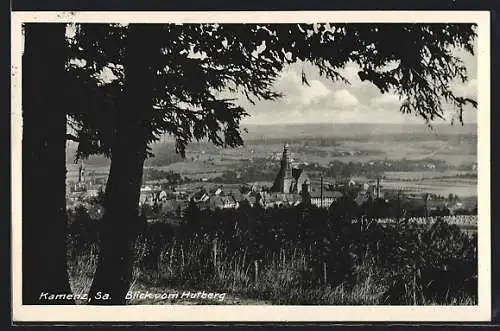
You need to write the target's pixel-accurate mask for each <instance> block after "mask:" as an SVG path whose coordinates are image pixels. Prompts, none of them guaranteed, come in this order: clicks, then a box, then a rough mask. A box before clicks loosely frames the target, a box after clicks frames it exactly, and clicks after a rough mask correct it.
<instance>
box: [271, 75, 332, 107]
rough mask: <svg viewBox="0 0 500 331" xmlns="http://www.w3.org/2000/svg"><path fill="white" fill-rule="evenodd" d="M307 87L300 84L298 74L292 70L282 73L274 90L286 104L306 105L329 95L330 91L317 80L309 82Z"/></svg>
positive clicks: (300, 80)
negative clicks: (281, 94)
mask: <svg viewBox="0 0 500 331" xmlns="http://www.w3.org/2000/svg"><path fill="white" fill-rule="evenodd" d="M308 82H309V86H307V85H306V84H303V83H302V79H301V77H300V76H299V74H298V73H297V72H295V71H292V70H287V71H284V72H283V73H282V75H281V77H280V79H279V80H278V82H277V83H276V90H277V91H279V92H281V93H283V101H284V102H286V103H287V104H297V105H308V104H310V103H311V102H313V101H315V100H317V99H318V98H320V97H324V96H327V95H328V94H330V90H329V89H328V88H327V87H326V86H325V85H324V84H323V83H322V82H320V81H319V80H310V81H308Z"/></svg>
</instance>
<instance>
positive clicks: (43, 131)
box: [22, 23, 74, 305]
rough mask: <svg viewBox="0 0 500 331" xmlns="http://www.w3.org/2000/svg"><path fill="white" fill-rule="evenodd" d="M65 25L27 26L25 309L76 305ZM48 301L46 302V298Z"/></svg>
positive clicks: (24, 171) (23, 282)
mask: <svg viewBox="0 0 500 331" xmlns="http://www.w3.org/2000/svg"><path fill="white" fill-rule="evenodd" d="M65 31H66V25H65V24H49V23H47V24H46V23H41V24H40V23H38V24H32V23H30V24H27V25H26V26H25V49H24V54H23V60H22V61H23V68H22V72H23V74H22V82H23V84H22V107H23V109H22V114H23V141H22V167H23V168H22V175H23V183H22V194H23V197H22V200H23V201H22V292H23V304H26V305H29V304H49V305H53V304H73V303H74V302H73V301H71V300H64V299H62V300H47V299H44V295H43V293H49V294H48V295H50V294H71V287H70V283H69V277H68V271H67V261H66V231H67V221H66V182H65V179H66V155H65V153H66V151H65V149H66V138H65V135H66V113H65V104H64V75H65V67H64V66H65V60H66V58H65ZM48 295H47V296H48Z"/></svg>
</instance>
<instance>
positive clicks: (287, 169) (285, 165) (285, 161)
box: [281, 143, 292, 178]
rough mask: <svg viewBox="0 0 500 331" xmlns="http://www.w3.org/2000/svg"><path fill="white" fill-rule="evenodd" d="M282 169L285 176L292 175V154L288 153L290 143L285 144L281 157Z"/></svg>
mask: <svg viewBox="0 0 500 331" xmlns="http://www.w3.org/2000/svg"><path fill="white" fill-rule="evenodd" d="M281 169H282V170H283V172H284V174H285V176H284V178H291V177H292V165H291V163H290V155H289V154H288V143H285V145H284V146H283V157H282V158H281Z"/></svg>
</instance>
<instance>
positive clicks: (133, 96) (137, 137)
mask: <svg viewBox="0 0 500 331" xmlns="http://www.w3.org/2000/svg"><path fill="white" fill-rule="evenodd" d="M147 31H148V30H147V27H145V26H144V25H131V26H130V27H129V31H128V35H127V49H126V54H125V61H124V62H125V64H124V68H125V102H124V105H123V107H122V108H121V112H120V114H119V117H118V119H117V123H116V141H115V142H114V143H113V146H112V152H111V154H112V156H111V167H110V172H109V177H108V182H107V184H106V194H105V203H104V204H105V206H104V207H105V214H104V217H103V219H102V227H101V229H100V241H101V252H100V255H99V261H98V266H97V270H96V273H95V276H94V281H93V284H92V287H91V290H90V294H89V299H90V304H95V305H124V304H125V303H126V294H127V292H128V290H129V287H130V283H131V280H132V273H133V265H134V253H135V241H136V238H137V231H138V228H139V218H138V205H139V196H140V187H141V181H142V173H143V166H144V160H145V157H146V148H147V136H148V134H149V132H148V130H149V129H148V127H149V120H150V118H151V111H152V93H153V91H152V87H151V86H152V85H151V84H152V79H153V71H152V70H151V68H150V63H151V58H150V55H151V54H152V52H154V51H155V49H154V47H153V46H152V44H151V41H150V38H148V33H147ZM157 51H158V52H159V49H158V50H157ZM106 295H109V297H106Z"/></svg>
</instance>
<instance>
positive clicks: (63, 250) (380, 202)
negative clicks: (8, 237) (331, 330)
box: [11, 11, 491, 321]
mask: <svg viewBox="0 0 500 331" xmlns="http://www.w3.org/2000/svg"><path fill="white" fill-rule="evenodd" d="M148 15H149V16H148ZM12 19H13V20H12V38H13V39H12V48H11V51H12V61H13V67H12V101H13V102H12V110H11V114H12V115H11V116H12V151H13V152H12V169H13V177H12V187H13V191H12V192H13V193H12V196H13V214H12V215H13V218H12V221H11V222H12V229H13V233H12V237H13V241H12V243H13V246H12V249H13V251H12V256H13V282H14V283H13V293H12V297H13V303H14V312H13V314H14V315H13V316H14V318H16V317H17V318H18V319H19V320H20V321H30V320H39V321H40V320H42V321H58V320H61V321H64V320H67V319H68V318H70V319H71V320H74V321H78V320H81V321H85V320H93V321H96V320H100V319H102V320H103V321H146V320H154V321H160V320H161V321H212V320H216V321H224V320H232V321H255V320H262V321H341V320H347V321H357V320H360V321H384V320H388V321H390V320H392V321H405V320H410V321H416V320H418V321H426V320H430V321H440V320H450V321H461V320H464V321H485V320H488V319H489V314H490V300H491V299H490V288H489V287H490V263H491V262H490V233H489V229H490V214H489V213H490V197H489V185H490V182H489V181H490V180H489V176H490V175H489V171H490V168H489V167H490V165H489V162H490V161H489V160H490V155H489V153H490V151H489V150H490V149H489V139H490V138H489V126H490V123H489V116H490V115H489V111H490V109H489V96H490V85H489V70H490V69H489V45H490V41H489V31H490V30H489V29H490V27H489V14H488V13H487V12H448V13H447V12H441V13H433V12H428V13H426V12H414V13H409V12H407V13H403V12H394V13H390V12H383V13H381V12H368V13H366V12H365V13H364V14H362V13H356V12H355V11H353V12H350V13H341V12H333V11H332V12H328V11H325V12H317V13H307V12H281V13H280V12H274V13H273V12H260V13H257V12H249V13H237V12H217V13H210V12H204V13H196V12H190V13H184V14H180V13H168V12H157V13H145V12H142V13H135V14H134V13H107V14H106V13H102V12H101V13H98V12H96V13H92V12H86V13H78V12H75V13H69V12H60V13H55V12H44V13H35V12H24V13H21V12H18V13H16V12H14V13H13V14H12ZM14 170H16V171H15V172H14ZM103 306H107V307H103ZM109 306H112V309H116V314H110V313H109V312H110V310H109V309H110V307H109ZM63 312H64V313H63Z"/></svg>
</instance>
